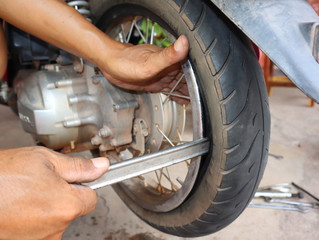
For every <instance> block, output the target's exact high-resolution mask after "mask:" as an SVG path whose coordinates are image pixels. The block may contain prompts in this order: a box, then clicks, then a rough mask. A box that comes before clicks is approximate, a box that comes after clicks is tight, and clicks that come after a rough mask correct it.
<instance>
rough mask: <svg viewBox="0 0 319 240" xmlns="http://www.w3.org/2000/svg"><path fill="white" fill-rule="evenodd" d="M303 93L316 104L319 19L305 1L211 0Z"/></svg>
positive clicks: (318, 97)
mask: <svg viewBox="0 0 319 240" xmlns="http://www.w3.org/2000/svg"><path fill="white" fill-rule="evenodd" d="M211 1H212V2H213V3H214V4H215V5H216V6H217V7H218V8H219V9H220V10H221V11H222V12H223V13H224V14H225V15H226V16H227V17H228V18H229V19H230V20H232V21H233V22H234V23H235V24H236V25H237V26H238V27H239V28H240V29H241V30H242V31H243V32H244V33H245V34H246V35H247V36H248V37H249V38H250V39H251V40H252V41H253V42H254V43H255V44H256V45H257V46H258V47H259V48H260V49H261V50H262V51H263V52H264V53H265V54H266V55H267V56H268V57H269V58H270V59H271V60H272V61H273V62H274V63H275V64H276V65H277V66H278V67H279V68H280V69H281V70H282V71H283V72H284V73H285V74H286V75H287V76H288V77H289V78H290V79H291V80H292V81H293V82H294V83H295V84H296V85H297V86H298V87H299V88H300V89H301V90H302V91H303V92H304V93H305V94H307V95H308V96H309V97H311V98H313V99H314V100H315V101H316V102H319V64H318V62H317V61H316V59H315V58H314V56H313V55H317V54H318V45H317V44H318V38H317V37H318V24H319V17H318V16H317V14H316V12H315V11H314V10H313V9H312V7H311V6H310V5H309V4H308V3H307V2H306V1H305V0H267V1H265V0H236V1H234V0H211Z"/></svg>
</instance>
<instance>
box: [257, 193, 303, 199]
mask: <svg viewBox="0 0 319 240" xmlns="http://www.w3.org/2000/svg"><path fill="white" fill-rule="evenodd" d="M255 197H256V198H258V197H266V198H267V197H268V198H293V197H296V198H302V197H303V195H302V194H301V193H292V192H256V193H255Z"/></svg>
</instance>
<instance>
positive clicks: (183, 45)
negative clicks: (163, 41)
mask: <svg viewBox="0 0 319 240" xmlns="http://www.w3.org/2000/svg"><path fill="white" fill-rule="evenodd" d="M188 50H189V43H188V40H187V38H186V36H184V35H181V36H180V37H179V38H178V39H177V40H176V41H175V42H174V44H173V45H171V46H169V47H167V48H164V49H162V50H161V51H158V52H155V53H153V54H152V55H151V56H150V59H149V60H150V63H151V64H154V65H155V66H158V67H159V68H161V70H164V69H165V68H167V67H170V66H172V65H174V64H176V63H179V62H181V61H183V60H184V59H185V58H186V57H187V55H188Z"/></svg>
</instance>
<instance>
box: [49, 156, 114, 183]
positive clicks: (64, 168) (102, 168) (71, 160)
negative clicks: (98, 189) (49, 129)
mask: <svg viewBox="0 0 319 240" xmlns="http://www.w3.org/2000/svg"><path fill="white" fill-rule="evenodd" d="M51 162H52V163H53V165H54V170H55V172H56V173H58V174H59V175H60V176H61V177H62V178H63V179H64V180H65V181H67V182H69V183H74V182H91V181H94V180H96V179H97V178H99V177H101V176H102V175H103V174H104V173H105V172H106V171H107V170H108V168H109V160H108V159H107V158H104V157H99V158H93V159H84V158H80V157H69V156H65V155H59V157H58V159H55V160H52V161H51Z"/></svg>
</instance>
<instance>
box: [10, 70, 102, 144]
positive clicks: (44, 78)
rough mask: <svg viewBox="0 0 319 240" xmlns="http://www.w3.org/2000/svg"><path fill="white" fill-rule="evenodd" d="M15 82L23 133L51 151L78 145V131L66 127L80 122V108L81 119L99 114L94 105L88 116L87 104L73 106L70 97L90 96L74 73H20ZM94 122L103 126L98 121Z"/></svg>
mask: <svg viewBox="0 0 319 240" xmlns="http://www.w3.org/2000/svg"><path fill="white" fill-rule="evenodd" d="M19 79H21V81H19ZM22 80H23V81H22ZM16 81H18V82H19V84H18V87H17V94H18V111H19V117H20V119H21V121H22V125H23V128H24V130H25V131H26V132H28V133H31V134H32V135H33V136H34V137H35V139H36V140H37V141H39V142H41V143H42V144H44V145H45V146H48V147H50V148H53V149H58V148H62V147H64V146H66V145H68V144H69V143H70V142H72V141H74V142H77V141H79V138H80V137H81V136H80V133H79V128H77V127H65V124H66V122H68V121H72V120H74V119H78V118H79V109H80V108H81V109H82V115H91V116H95V115H96V114H95V113H96V112H97V111H98V107H95V109H94V105H93V106H92V104H90V107H89V109H90V110H89V111H88V112H83V109H84V108H85V106H83V105H85V103H84V104H83V103H82V104H73V105H72V104H70V102H69V97H70V96H73V95H77V94H82V93H86V92H87V85H86V82H85V80H84V79H83V78H82V77H81V76H80V75H79V74H77V73H75V72H74V71H73V70H70V71H68V70H64V71H30V70H21V71H20V72H19V74H18V76H17V78H16ZM91 121H92V122H95V123H96V124H98V125H102V123H101V119H98V117H95V119H92V120H91ZM82 138H83V137H82ZM87 139H90V136H87ZM83 140H85V139H82V141H83Z"/></svg>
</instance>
